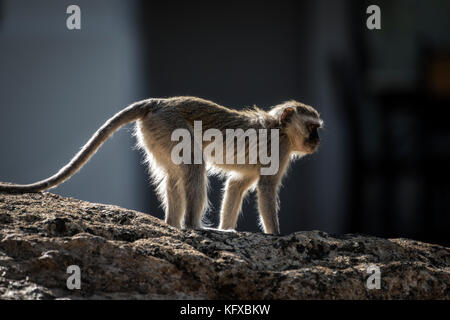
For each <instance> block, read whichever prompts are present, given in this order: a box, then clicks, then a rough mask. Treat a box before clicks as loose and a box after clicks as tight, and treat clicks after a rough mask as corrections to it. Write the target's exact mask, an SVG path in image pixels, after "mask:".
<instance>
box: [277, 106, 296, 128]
mask: <svg viewBox="0 0 450 320" xmlns="http://www.w3.org/2000/svg"><path fill="white" fill-rule="evenodd" d="M294 113H295V110H294V108H292V107H287V108H286V109H284V110H283V113H282V114H281V116H280V124H281V125H286V124H287V123H288V122H289V121H290V120H291V118H292V116H293V115H294Z"/></svg>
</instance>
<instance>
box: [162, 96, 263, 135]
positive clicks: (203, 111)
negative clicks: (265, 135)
mask: <svg viewBox="0 0 450 320" xmlns="http://www.w3.org/2000/svg"><path fill="white" fill-rule="evenodd" d="M159 108H161V111H162V110H164V109H165V110H166V111H167V110H171V111H173V112H175V113H176V114H178V115H180V116H181V117H182V118H184V119H185V120H187V121H188V122H189V123H190V124H191V125H192V126H193V124H194V121H201V122H202V128H203V130H207V129H211V128H214V129H219V130H221V131H223V130H225V129H243V130H246V129H249V128H254V129H258V128H262V127H263V124H262V122H265V125H266V126H267V123H266V122H267V121H268V119H269V118H270V116H269V115H268V114H267V113H266V112H265V111H263V110H260V109H257V108H255V109H249V110H243V111H238V110H234V109H230V108H227V107H224V106H221V105H219V104H216V103H214V102H212V101H209V100H205V99H201V98H197V97H188V96H186V97H174V98H168V99H164V100H163V102H162V103H160V106H159ZM155 112H158V110H157V109H156V110H155Z"/></svg>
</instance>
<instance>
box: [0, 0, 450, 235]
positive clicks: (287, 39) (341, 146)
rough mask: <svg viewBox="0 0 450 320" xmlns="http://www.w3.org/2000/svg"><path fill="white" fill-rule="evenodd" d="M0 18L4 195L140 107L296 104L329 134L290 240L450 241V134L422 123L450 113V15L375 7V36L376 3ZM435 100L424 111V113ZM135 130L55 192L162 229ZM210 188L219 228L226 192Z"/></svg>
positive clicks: (99, 6) (13, 9) (290, 213)
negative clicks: (306, 107)
mask: <svg viewBox="0 0 450 320" xmlns="http://www.w3.org/2000/svg"><path fill="white" fill-rule="evenodd" d="M0 4H1V7H0V8H1V16H0V19H1V20H0V43H1V50H0V63H1V66H0V101H1V107H0V108H1V109H0V110H1V111H0V112H1V113H0V150H1V156H0V180H1V181H11V182H18V183H29V182H33V181H36V180H39V179H42V178H45V177H47V176H48V175H50V174H53V173H54V172H55V171H56V170H57V169H59V168H60V167H61V166H63V165H64V164H65V163H66V162H67V161H68V160H69V159H70V158H71V157H72V156H73V155H74V154H75V152H76V151H77V150H78V149H79V148H80V147H81V146H82V145H83V144H84V143H85V142H86V141H87V140H88V138H89V137H90V135H91V134H92V133H93V132H94V131H95V130H96V129H97V128H98V127H99V126H100V125H101V124H102V123H103V122H104V121H105V120H106V119H107V118H108V117H110V116H111V115H113V114H114V113H115V112H116V111H118V110H120V109H121V108H122V107H124V106H126V105H127V104H129V103H131V102H133V101H135V100H139V99H143V98H146V97H169V96H174V95H194V96H200V97H203V98H207V99H210V100H213V101H215V102H217V103H219V104H222V105H225V106H229V107H235V108H241V107H244V106H250V105H253V104H256V105H258V106H260V107H263V108H268V107H270V106H271V105H274V104H277V103H280V102H282V101H285V100H288V99H296V100H299V101H302V102H305V103H307V104H311V105H313V106H315V107H316V108H317V109H318V110H319V111H320V112H321V113H322V115H323V119H324V120H325V123H326V129H325V130H324V131H323V134H322V140H323V143H322V146H321V148H320V150H319V152H318V153H317V154H315V155H313V156H310V157H307V158H304V159H302V160H300V161H298V162H296V163H295V164H294V165H293V166H292V168H291V171H290V174H289V176H288V177H287V178H286V179H285V181H284V187H283V189H282V191H281V194H280V198H281V212H280V222H281V229H282V232H283V233H290V232H294V231H299V230H311V229H320V230H324V231H327V232H332V233H346V232H360V233H369V234H374V235H379V236H387V237H400V236H403V237H413V238H418V239H422V240H427V241H434V242H439V243H446V244H448V243H449V238H448V234H449V231H450V223H449V222H450V218H449V206H448V201H447V199H448V198H449V195H450V188H449V185H448V182H447V181H448V180H447V179H443V178H444V177H446V174H447V173H446V172H443V171H442V170H443V169H442V168H446V167H445V165H443V164H445V163H447V162H445V161H447V159H448V152H449V150H450V148H449V143H448V142H449V134H448V130H447V129H448V128H447V127H446V126H445V125H443V126H442V128H441V127H439V130H440V131H438V132H437V133H436V134H435V135H434V136H433V137H434V138H432V139H430V138H429V135H428V133H429V132H431V129H434V126H432V128H431V129H428V127H426V126H422V125H421V121H422V120H423V119H424V118H423V117H422V116H421V114H420V113H418V112H417V110H419V109H420V110H424V109H428V110H430V112H429V113H430V114H433V115H434V114H437V116H434V118H436V117H437V118H439V115H440V114H438V113H436V112H435V111H433V106H434V105H435V104H437V103H435V102H436V101H438V100H439V103H444V106H445V107H447V106H448V105H449V104H448V103H447V102H446V101H447V100H445V99H444V100H442V99H437V98H435V97H434V96H432V95H430V94H428V93H427V92H425V91H426V90H425V87H426V84H427V82H426V77H424V75H423V70H424V65H426V62H427V61H430V58H427V57H429V56H433V55H431V54H428V52H432V53H433V54H434V53H436V52H437V53H446V52H447V51H448V48H449V45H450V33H449V32H448V30H450V25H449V24H450V22H449V19H448V17H449V13H450V1H438V0H434V1H427V2H424V1H419V0H414V1H413V0H395V1H377V2H376V4H378V5H380V7H381V10H382V30H377V31H370V30H367V28H366V18H367V14H366V12H365V11H366V8H367V6H368V5H369V4H372V3H369V2H365V1H350V0H339V1H326V0H314V1H312V0H311V1H286V2H278V1H268V2H267V1H259V2H253V3H252V2H247V3H246V4H244V3H242V2H230V1H223V2H222V1H219V2H212V1H210V2H197V3H191V2H184V3H182V4H179V3H175V2H170V1H165V2H161V3H156V2H152V1H124V0H123V1H119V0H113V1H111V0H108V1H106V0H102V1H76V2H74V1H61V0H54V1H48V0H45V1H43V0H40V1H23V0H11V1H0ZM70 4H77V5H79V6H80V7H81V14H82V30H78V31H69V30H67V28H66V18H67V14H66V8H67V6H68V5H70ZM427 59H428V60H427ZM422 91H424V93H423V95H420V99H425V100H424V101H426V103H425V106H426V108H425V107H424V106H423V107H421V108H419V106H418V105H415V103H417V101H422V100H420V99H419V98H417V97H416V96H415V95H416V94H417V92H422ZM392 96H394V97H397V96H400V98H399V99H400V100H398V99H397V98H392ZM424 97H425V98H424ZM396 99H397V100H396ZM393 101H394V102H393ZM399 101H400V102H399ZM410 101H413V102H412V103H410ZM414 101H415V102H414ZM442 101H444V102H442ZM398 105H402V106H405V105H406V107H402V108H397V106H398ZM440 107H442V106H441V105H440ZM436 108H438V107H436ZM397 110H400V111H397ZM439 110H440V109H439ZM430 122H431V121H430ZM130 128H131V127H130V126H128V127H127V128H126V129H122V130H121V131H119V132H117V133H116V134H115V135H114V137H113V138H112V139H110V141H108V142H107V143H106V144H105V145H104V146H103V147H102V148H101V149H100V151H99V152H98V153H97V154H96V155H95V156H94V157H93V158H92V159H91V161H90V162H89V163H88V164H87V165H86V166H85V167H84V168H83V169H82V170H81V171H80V172H79V173H78V174H76V175H75V176H74V177H73V178H72V179H71V180H69V181H68V182H66V183H64V184H63V185H61V186H60V187H58V188H57V189H54V190H52V192H56V193H58V194H62V195H65V196H71V197H75V198H79V199H83V200H88V201H93V202H101V203H109V204H116V205H120V206H123V207H127V208H131V209H136V210H140V211H144V212H148V213H150V214H152V215H155V216H158V217H162V216H163V213H162V210H161V208H160V207H159V203H158V202H157V200H156V197H155V195H154V191H153V188H152V187H151V186H150V185H149V183H148V181H149V180H148V178H147V175H146V169H145V167H144V166H143V165H142V164H141V162H142V159H143V158H142V157H141V155H140V154H139V153H138V152H137V151H136V150H133V146H134V143H135V142H134V139H133V138H132V137H131V134H130V133H131V132H130ZM422 130H425V131H424V132H422ZM433 132H434V131H433ZM436 141H437V143H434V142H436ZM431 142H433V145H434V148H435V149H436V152H437V153H436V154H438V155H435V154H434V151H433V152H432V153H429V152H428V151H429V150H430V147H429V145H430V143H431ZM424 151H427V153H426V155H427V156H424V154H425V152H424ZM428 154H430V156H428ZM411 159H412V160H411ZM436 163H437V164H436ZM435 164H436V165H435ZM429 168H434V171H429ZM211 185H212V189H211V192H210V199H211V201H212V211H211V213H210V215H209V216H210V219H211V220H213V221H217V215H218V210H219V207H220V195H221V189H220V181H218V180H217V179H216V178H214V179H212V184H211ZM255 208H256V204H255V197H254V195H252V196H249V197H248V201H246V203H245V205H244V214H243V215H242V216H241V218H240V220H239V226H238V229H239V230H250V231H257V230H258V226H257V213H256V210H255Z"/></svg>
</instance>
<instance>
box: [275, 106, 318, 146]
mask: <svg viewBox="0 0 450 320" xmlns="http://www.w3.org/2000/svg"><path fill="white" fill-rule="evenodd" d="M271 112H272V114H274V115H278V117H279V122H280V124H281V126H282V128H284V130H285V133H286V135H287V136H288V138H289V141H290V144H291V147H292V152H294V153H297V154H310V153H314V152H315V151H316V150H317V148H318V147H319V144H320V137H319V129H320V128H322V124H323V121H322V119H320V115H319V113H318V112H317V110H316V109H314V108H313V107H311V106H308V105H306V104H303V103H301V102H297V101H288V102H285V103H283V104H280V105H278V106H275V107H274V108H273V109H272V110H271Z"/></svg>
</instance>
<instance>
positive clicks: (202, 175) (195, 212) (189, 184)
mask: <svg viewBox="0 0 450 320" xmlns="http://www.w3.org/2000/svg"><path fill="white" fill-rule="evenodd" d="M182 170H183V181H184V183H183V185H184V193H185V196H186V213H185V217H184V227H185V228H187V229H202V217H203V213H204V212H205V209H206V204H207V187H206V184H207V181H206V168H205V165H204V164H186V165H182Z"/></svg>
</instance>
